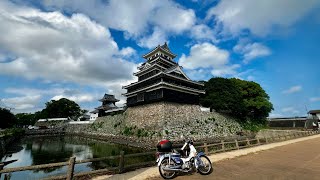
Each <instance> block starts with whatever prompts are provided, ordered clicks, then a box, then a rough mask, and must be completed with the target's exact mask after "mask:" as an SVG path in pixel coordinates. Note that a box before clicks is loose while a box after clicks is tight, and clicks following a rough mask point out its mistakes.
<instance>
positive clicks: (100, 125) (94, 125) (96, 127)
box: [90, 122, 103, 131]
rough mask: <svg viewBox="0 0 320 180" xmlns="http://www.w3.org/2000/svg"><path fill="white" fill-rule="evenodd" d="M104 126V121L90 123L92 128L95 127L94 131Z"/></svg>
mask: <svg viewBox="0 0 320 180" xmlns="http://www.w3.org/2000/svg"><path fill="white" fill-rule="evenodd" d="M102 126H103V122H97V123H93V124H91V125H90V127H91V129H93V130H94V131H96V130H98V129H100V128H102Z"/></svg>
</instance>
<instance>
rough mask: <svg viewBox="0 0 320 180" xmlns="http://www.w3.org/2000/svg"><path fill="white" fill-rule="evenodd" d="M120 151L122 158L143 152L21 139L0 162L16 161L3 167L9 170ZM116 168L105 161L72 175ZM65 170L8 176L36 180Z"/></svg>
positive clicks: (64, 139) (71, 140) (65, 139)
mask: <svg viewBox="0 0 320 180" xmlns="http://www.w3.org/2000/svg"><path fill="white" fill-rule="evenodd" d="M122 150H123V151H125V154H132V153H139V152H143V150H142V149H139V148H133V147H128V146H124V145H117V144H109V143H105V142H101V141H96V140H92V139H88V138H82V137H76V136H61V137H26V138H23V139H21V140H20V141H19V142H16V143H14V144H12V145H11V146H10V147H9V148H8V153H7V154H5V155H4V156H3V157H1V161H2V162H3V161H9V160H13V159H18V161H16V162H14V163H12V164H9V165H7V166H6V167H5V168H9V167H19V166H29V165H38V164H47V163H54V162H63V161H68V160H69V158H70V157H71V156H75V157H76V159H77V160H82V159H89V158H97V157H106V156H113V155H118V154H120V151H122ZM150 160H153V157H152V156H151V157H150V156H145V157H140V158H134V159H133V158H131V159H126V164H133V163H136V162H143V161H150ZM116 166H118V161H117V160H106V161H98V162H93V163H86V164H79V165H76V166H75V171H76V172H83V171H90V170H92V169H101V168H105V167H116ZM66 170H67V168H66V167H57V168H49V169H41V170H34V171H22V172H14V173H12V175H11V179H39V178H43V177H48V176H52V175H61V174H65V173H66Z"/></svg>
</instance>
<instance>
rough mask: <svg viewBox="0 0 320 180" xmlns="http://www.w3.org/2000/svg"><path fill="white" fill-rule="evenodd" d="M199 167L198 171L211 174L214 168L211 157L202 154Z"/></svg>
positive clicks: (202, 173)
mask: <svg viewBox="0 0 320 180" xmlns="http://www.w3.org/2000/svg"><path fill="white" fill-rule="evenodd" d="M198 161H200V162H199V167H198V172H199V173H200V174H201V175H208V174H211V173H212V171H213V169H212V164H211V161H210V159H209V158H208V157H207V156H200V157H199V160H198Z"/></svg>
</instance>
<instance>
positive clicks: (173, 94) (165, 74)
mask: <svg viewBox="0 0 320 180" xmlns="http://www.w3.org/2000/svg"><path fill="white" fill-rule="evenodd" d="M175 57H176V55H175V54H173V53H172V52H171V51H170V49H169V47H168V45H167V43H165V44H164V45H162V46H160V45H158V46H157V47H156V48H155V49H153V50H152V51H150V52H149V53H147V54H145V55H143V58H144V59H145V60H146V62H144V63H143V64H142V65H141V66H140V67H138V69H139V71H138V72H136V73H134V75H135V76H137V77H138V82H135V83H131V84H129V85H127V86H124V87H123V88H124V89H127V93H125V94H123V95H125V96H126V97H127V106H128V107H130V106H137V105H142V104H149V103H153V102H174V103H181V104H197V105H198V104H199V95H200V94H204V93H205V91H204V90H203V89H204V85H203V84H202V83H199V82H195V81H192V80H191V79H190V78H189V77H188V76H187V75H186V74H185V73H184V72H183V70H182V67H181V66H179V64H178V63H176V62H175V61H174V58H175Z"/></svg>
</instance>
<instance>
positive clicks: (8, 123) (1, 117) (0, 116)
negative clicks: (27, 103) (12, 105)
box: [0, 108, 16, 129]
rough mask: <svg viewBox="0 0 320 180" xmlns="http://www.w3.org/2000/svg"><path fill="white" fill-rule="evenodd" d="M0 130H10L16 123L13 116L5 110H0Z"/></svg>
mask: <svg viewBox="0 0 320 180" xmlns="http://www.w3.org/2000/svg"><path fill="white" fill-rule="evenodd" d="M0 121H1V122H0V128H3V129H4V128H11V127H13V126H14V124H15V122H16V118H15V116H14V115H13V114H12V113H11V112H10V111H9V110H8V109H5V108H0Z"/></svg>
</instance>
